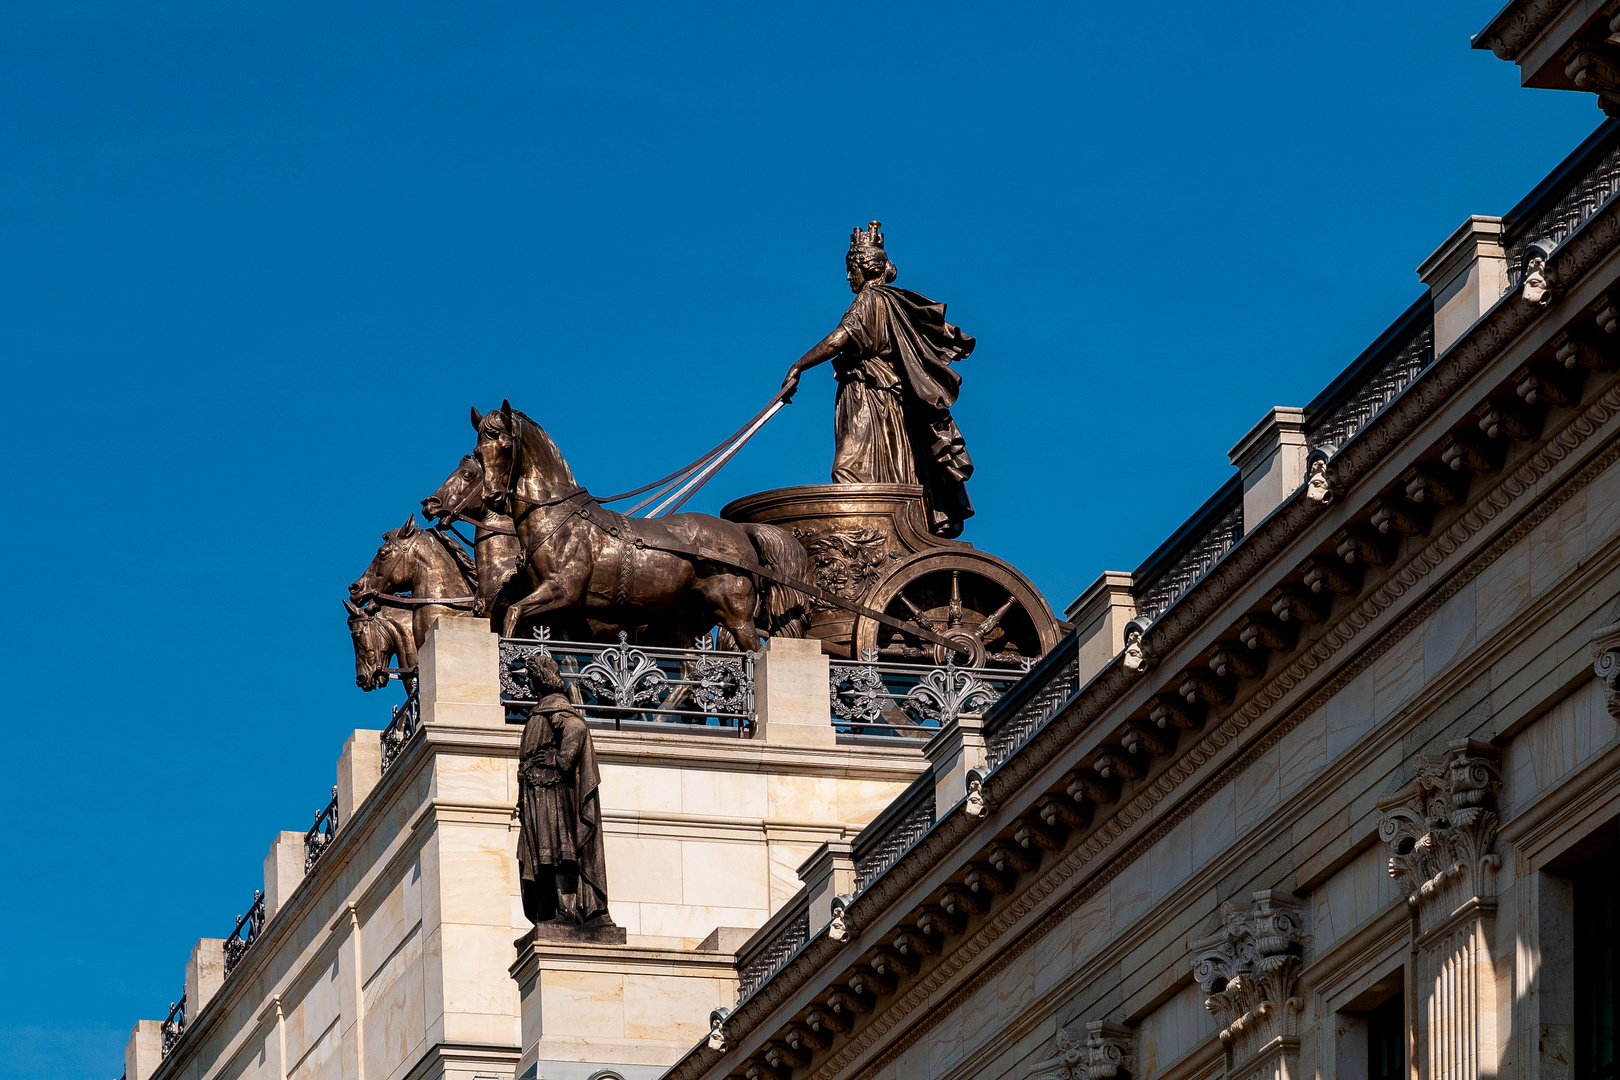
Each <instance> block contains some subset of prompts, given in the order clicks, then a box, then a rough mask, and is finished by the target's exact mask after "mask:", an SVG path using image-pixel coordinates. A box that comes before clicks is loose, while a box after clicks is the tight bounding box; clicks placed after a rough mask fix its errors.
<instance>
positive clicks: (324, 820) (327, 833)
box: [304, 785, 338, 874]
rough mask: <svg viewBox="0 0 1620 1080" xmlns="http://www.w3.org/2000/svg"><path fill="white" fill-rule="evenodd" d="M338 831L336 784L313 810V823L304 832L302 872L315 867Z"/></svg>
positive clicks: (307, 871)
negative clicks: (322, 805)
mask: <svg viewBox="0 0 1620 1080" xmlns="http://www.w3.org/2000/svg"><path fill="white" fill-rule="evenodd" d="M337 831H338V808H337V786H336V785H333V787H332V798H331V801H329V802H328V803H327V804H326V805H325V806H324V807H322V808H321V809H320V810H317V811H316V812H315V824H313V825H311V826H310V827H309V831H308V832H306V833H305V834H304V873H306V874H307V873H309V872H310V871H311V870H313V869H315V864H316V863H317V862H319V861H320V858H321V856H322V855H324V854H326V849H327V848H328V847H330V846H331V845H332V839H333V837H335V836H337Z"/></svg>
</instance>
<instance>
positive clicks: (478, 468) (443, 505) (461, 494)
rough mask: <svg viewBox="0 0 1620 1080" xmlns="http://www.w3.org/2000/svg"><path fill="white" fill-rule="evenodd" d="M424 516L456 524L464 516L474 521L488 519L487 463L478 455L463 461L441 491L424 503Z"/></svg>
mask: <svg viewBox="0 0 1620 1080" xmlns="http://www.w3.org/2000/svg"><path fill="white" fill-rule="evenodd" d="M422 513H423V515H424V516H426V517H428V518H430V519H436V520H439V521H447V522H454V521H456V520H457V519H458V518H461V517H463V516H465V517H470V518H472V519H473V520H474V521H477V520H480V519H482V518H483V516H484V463H483V462H482V461H480V460H478V455H477V454H468V455H467V456H466V457H464V458H462V459H461V464H459V465H457V466H456V470H455V472H452V473H451V474H450V475H449V476H447V477H445V480H444V483H442V484H440V485H439V489H438V490H437V491H435V492H434V493H433V494H431V495H429V496H428V497H427V498H425V499H423V500H422Z"/></svg>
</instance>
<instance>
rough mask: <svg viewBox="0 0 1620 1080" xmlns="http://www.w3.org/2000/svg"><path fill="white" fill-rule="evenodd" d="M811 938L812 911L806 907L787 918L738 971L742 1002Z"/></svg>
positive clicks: (738, 990) (738, 993)
mask: <svg viewBox="0 0 1620 1080" xmlns="http://www.w3.org/2000/svg"><path fill="white" fill-rule="evenodd" d="M809 938H810V911H809V909H808V908H804V909H802V910H800V911H798V912H796V913H795V914H793V915H792V916H790V917H789V918H788V920H787V921H786V922H784V923H783V924H782V928H781V930H779V931H778V932H777V934H776V936H775V937H774V938H772V939H771V940H770V941H768V942H766V943H765V947H764V948H762V949H760V951H759V952H758V953H756V954H755V955H754V957H753V958H752V959H750V960H749V961H748V962H747V963H746V964H744V965H743V968H742V970H741V971H739V972H738V973H737V999H738V1000H739V1001H740V1000H742V999H743V998H745V997H747V996H748V995H749V994H752V993H753V992H754V991H755V990H758V989H759V988H760V987H761V986H764V985H765V981H766V980H767V979H769V978H770V977H771V976H772V975H775V974H776V973H777V972H778V971H781V970H782V965H784V964H786V963H787V962H788V961H789V960H791V959H792V958H793V954H794V953H796V952H798V951H799V950H800V949H802V948H804V943H805V942H806V941H808V940H809Z"/></svg>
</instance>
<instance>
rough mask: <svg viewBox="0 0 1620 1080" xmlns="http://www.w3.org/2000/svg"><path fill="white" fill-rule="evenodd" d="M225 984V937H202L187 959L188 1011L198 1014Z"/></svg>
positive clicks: (191, 1013)
mask: <svg viewBox="0 0 1620 1080" xmlns="http://www.w3.org/2000/svg"><path fill="white" fill-rule="evenodd" d="M224 985H225V939H224V938H202V939H201V940H199V941H198V942H197V944H195V945H193V946H192V947H191V959H189V960H187V961H186V1012H187V1013H189V1014H190V1015H191V1016H194V1017H195V1016H198V1015H200V1014H201V1013H202V1011H203V1009H204V1007H206V1006H207V1004H208V1003H209V1002H210V1001H212V1000H213V999H214V995H215V994H217V993H219V988H220V987H222V986H224Z"/></svg>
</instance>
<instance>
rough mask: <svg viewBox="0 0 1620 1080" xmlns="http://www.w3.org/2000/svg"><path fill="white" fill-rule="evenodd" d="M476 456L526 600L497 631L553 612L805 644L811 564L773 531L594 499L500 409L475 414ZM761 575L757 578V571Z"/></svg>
mask: <svg viewBox="0 0 1620 1080" xmlns="http://www.w3.org/2000/svg"><path fill="white" fill-rule="evenodd" d="M472 424H473V427H474V429H476V430H477V432H478V445H477V446H476V447H475V448H474V450H473V452H474V453H475V454H477V455H478V459H479V461H480V462H481V463H482V465H483V467H484V505H485V506H487V507H490V508H492V509H495V510H498V511H501V512H504V513H508V514H510V515H511V517H512V520H513V524H514V528H515V531H516V532H517V534H518V540H519V542H520V544H521V545H522V549H523V552H524V566H523V569H522V571H520V573H521V574H523V575H525V576H526V578H527V588H526V589H525V595H524V596H523V597H522V598H521V599H519V600H517V601H515V602H514V603H513V604H512V605H511V607H509V608H508V609H507V612H506V618H505V620H504V621H503V625H502V628H501V630H502V633H503V634H505V635H506V636H508V637H510V636H512V634H513V632H514V631H515V630H516V629H517V627H518V625H519V623H521V622H525V621H527V620H530V619H534V618H536V617H540V616H547V615H550V614H552V613H554V612H574V613H577V614H579V615H584V616H588V617H590V618H591V619H593V620H601V621H603V622H610V623H617V624H619V625H621V626H642V625H648V624H665V625H669V624H676V625H685V626H705V625H710V626H712V625H714V624H715V623H719V625H720V626H722V627H724V628H725V630H727V631H728V632H729V633H730V634H731V636H732V638H733V639H734V640H735V641H736V642H737V644H738V645H739V646H740V647H742V648H744V649H758V648H759V647H760V638H759V631H760V629H761V623H763V628H764V629H766V630H767V631H769V632H770V633H771V634H774V635H778V636H782V637H802V636H803V635H804V628H805V612H806V604H807V599H806V597H805V596H804V595H803V594H802V593H800V592H798V591H796V590H794V589H793V588H791V587H790V586H788V585H786V584H783V583H782V582H779V581H774V580H771V579H772V578H782V579H785V580H796V581H804V580H806V579H807V578H808V577H809V574H810V566H809V559H808V557H807V556H806V555H805V551H804V548H803V547H801V546H800V544H799V542H798V541H797V540H796V539H794V537H793V535H792V534H791V533H789V532H787V531H786V530H784V529H779V528H777V527H776V526H774V525H755V524H737V523H735V522H730V521H725V520H722V519H721V518H717V517H713V516H711V515H708V514H671V515H669V516H667V517H659V518H631V517H625V516H624V515H623V514H619V513H616V512H614V511H612V510H609V509H607V508H606V507H604V506H602V505H601V504H600V503H598V502H596V500H594V499H592V498H591V496H590V494H589V493H588V492H586V491H585V489H584V488H582V487H580V486H579V484H578V483H577V482H576V481H575V480H574V474H573V472H572V470H570V469H569V467H568V462H566V461H565V460H563V456H562V454H561V453H560V452H559V451H558V449H557V445H556V443H554V442H552V441H551V436H549V435H547V434H546V433H545V431H544V430H543V429H542V428H541V427H540V425H539V424H537V423H535V422H534V421H533V420H531V419H530V418H529V417H527V416H525V415H524V414H523V413H521V412H519V411H518V410H516V409H514V408H512V406H511V404H510V403H509V402H502V404H501V407H500V408H499V409H493V410H491V411H490V412H488V413H483V414H480V413H479V412H478V410H477V409H476V408H475V409H473V410H472ZM758 570H763V571H764V573H757V572H756V571H758Z"/></svg>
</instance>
